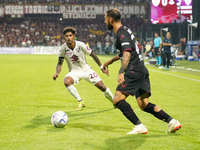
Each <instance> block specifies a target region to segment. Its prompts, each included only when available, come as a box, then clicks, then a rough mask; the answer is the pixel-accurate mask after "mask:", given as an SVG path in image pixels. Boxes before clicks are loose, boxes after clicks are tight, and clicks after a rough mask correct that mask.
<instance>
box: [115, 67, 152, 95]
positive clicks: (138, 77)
mask: <svg viewBox="0 0 200 150" xmlns="http://www.w3.org/2000/svg"><path fill="white" fill-rule="evenodd" d="M124 79H125V81H124V83H123V85H122V86H120V85H118V86H117V89H116V90H117V91H120V92H122V93H124V94H127V95H132V96H134V95H135V97H136V98H138V97H140V96H141V95H143V94H144V93H148V94H149V96H151V89H150V81H149V74H144V73H140V72H134V71H126V73H125V74H124Z"/></svg>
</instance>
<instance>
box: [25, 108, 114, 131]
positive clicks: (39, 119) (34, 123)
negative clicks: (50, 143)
mask: <svg viewBox="0 0 200 150" xmlns="http://www.w3.org/2000/svg"><path fill="white" fill-rule="evenodd" d="M110 110H113V109H106V110H100V111H96V112H81V111H76V112H75V113H74V111H68V112H66V113H67V115H68V117H69V119H70V122H71V121H73V120H81V119H85V117H86V116H87V118H90V117H94V116H95V114H99V113H104V112H107V111H110ZM41 125H51V116H48V117H43V116H42V115H38V116H36V117H35V118H33V119H32V120H31V121H30V124H29V125H26V126H24V127H23V128H24V129H34V128H37V127H39V126H41ZM51 127H52V128H51V129H48V131H56V130H55V129H56V128H54V127H53V126H52V125H51ZM61 130H62V129H60V130H57V131H61ZM63 130H64V128H63Z"/></svg>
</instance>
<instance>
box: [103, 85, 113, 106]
mask: <svg viewBox="0 0 200 150" xmlns="http://www.w3.org/2000/svg"><path fill="white" fill-rule="evenodd" d="M103 93H104V95H105V97H106V98H107V99H108V100H109V101H110V102H111V103H113V98H114V97H113V94H112V92H111V91H110V89H109V88H108V87H107V88H106V91H105V92H103Z"/></svg>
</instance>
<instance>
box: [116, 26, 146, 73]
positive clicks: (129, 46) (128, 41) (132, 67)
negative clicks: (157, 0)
mask: <svg viewBox="0 0 200 150" xmlns="http://www.w3.org/2000/svg"><path fill="white" fill-rule="evenodd" d="M115 38H116V43H115V47H116V49H117V53H118V55H119V57H120V58H121V57H122V55H123V52H125V51H129V52H130V53H131V58H130V61H129V64H128V67H127V69H126V71H135V72H142V73H147V72H148V71H147V69H146V67H145V66H144V62H143V58H142V55H141V54H139V48H138V46H137V41H136V40H135V36H134V35H133V33H132V31H131V29H129V28H128V27H126V26H122V27H120V28H119V29H118V31H117V34H116V37H115Z"/></svg>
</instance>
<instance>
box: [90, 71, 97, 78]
mask: <svg viewBox="0 0 200 150" xmlns="http://www.w3.org/2000/svg"><path fill="white" fill-rule="evenodd" d="M89 76H90V78H91V79H93V78H97V77H98V74H97V73H96V72H93V74H89Z"/></svg>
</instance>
